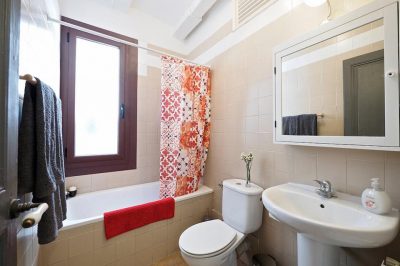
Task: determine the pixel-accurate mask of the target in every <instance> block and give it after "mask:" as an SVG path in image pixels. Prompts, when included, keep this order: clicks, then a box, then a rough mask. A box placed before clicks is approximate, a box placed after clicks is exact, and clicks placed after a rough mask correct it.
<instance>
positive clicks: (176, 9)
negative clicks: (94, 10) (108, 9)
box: [116, 0, 195, 27]
mask: <svg viewBox="0 0 400 266" xmlns="http://www.w3.org/2000/svg"><path fill="white" fill-rule="evenodd" d="M116 1H121V0H116ZM122 1H123V0H122ZM194 1H195V0H132V7H134V8H137V9H139V10H142V11H144V12H146V13H148V14H149V15H151V16H153V17H155V18H157V19H159V20H161V21H163V22H164V23H167V24H168V25H170V26H171V27H175V26H177V25H178V23H179V22H180V20H181V19H182V18H183V16H184V15H185V12H186V11H187V10H188V8H189V7H190V5H191V4H192V2H194Z"/></svg>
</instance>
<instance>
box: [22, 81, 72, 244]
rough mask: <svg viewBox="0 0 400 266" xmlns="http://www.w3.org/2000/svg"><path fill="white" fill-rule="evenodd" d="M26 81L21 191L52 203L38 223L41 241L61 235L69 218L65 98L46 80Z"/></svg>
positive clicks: (23, 109) (40, 201)
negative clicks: (64, 127)
mask: <svg viewBox="0 0 400 266" xmlns="http://www.w3.org/2000/svg"><path fill="white" fill-rule="evenodd" d="M36 80H37V84H36V85H31V84H30V83H29V82H26V83H25V95H24V102H23V106H22V117H21V124H20V129H19V137H18V193H19V194H25V193H29V192H32V194H33V200H32V201H33V202H39V203H42V202H45V203H47V204H48V205H49V208H48V210H47V211H46V212H45V213H44V214H43V216H42V219H41V220H40V222H39V225H38V240H39V244H47V243H49V242H52V241H53V240H55V239H56V238H57V235H58V230H59V229H60V228H61V227H62V226H63V223H62V221H63V220H65V219H66V210H67V208H66V199H65V183H64V181H65V172H64V153H63V151H64V149H63V141H62V124H61V121H62V114H61V100H60V99H59V98H58V97H57V96H56V95H55V93H54V91H53V90H52V89H51V88H50V87H49V86H48V85H46V84H45V83H44V82H42V81H40V80H39V79H38V78H36Z"/></svg>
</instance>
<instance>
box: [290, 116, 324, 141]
mask: <svg viewBox="0 0 400 266" xmlns="http://www.w3.org/2000/svg"><path fill="white" fill-rule="evenodd" d="M282 133H283V135H308V136H317V134H318V132H317V115H316V114H304V115H296V116H285V117H283V118H282Z"/></svg>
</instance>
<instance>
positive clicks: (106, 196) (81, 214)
mask: <svg viewBox="0 0 400 266" xmlns="http://www.w3.org/2000/svg"><path fill="white" fill-rule="evenodd" d="M78 189H79V188H78ZM159 189H160V182H152V183H146V184H140V185H133V186H127V187H121V188H114V189H108V190H101V191H96V192H91V193H85V194H81V195H79V190H78V195H77V196H75V197H73V198H69V199H68V200H67V219H66V220H65V221H64V222H63V224H64V226H63V228H62V230H67V229H69V228H74V227H77V226H82V225H85V224H89V223H94V222H98V221H102V220H103V213H105V212H108V211H112V210H118V209H122V208H126V207H131V206H135V205H140V204H144V203H147V202H151V201H155V200H158V199H159ZM210 193H212V189H211V188H209V187H207V186H200V188H199V189H198V190H197V191H196V192H194V193H191V194H187V195H184V196H180V197H176V198H175V202H182V201H184V200H187V199H192V198H196V197H199V196H202V195H206V194H210Z"/></svg>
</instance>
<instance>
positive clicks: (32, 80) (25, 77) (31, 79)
mask: <svg viewBox="0 0 400 266" xmlns="http://www.w3.org/2000/svg"><path fill="white" fill-rule="evenodd" d="M19 79H22V80H26V81H27V82H29V83H30V84H32V85H36V84H37V80H36V79H35V77H34V76H32V75H31V74H25V75H20V76H19Z"/></svg>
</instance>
